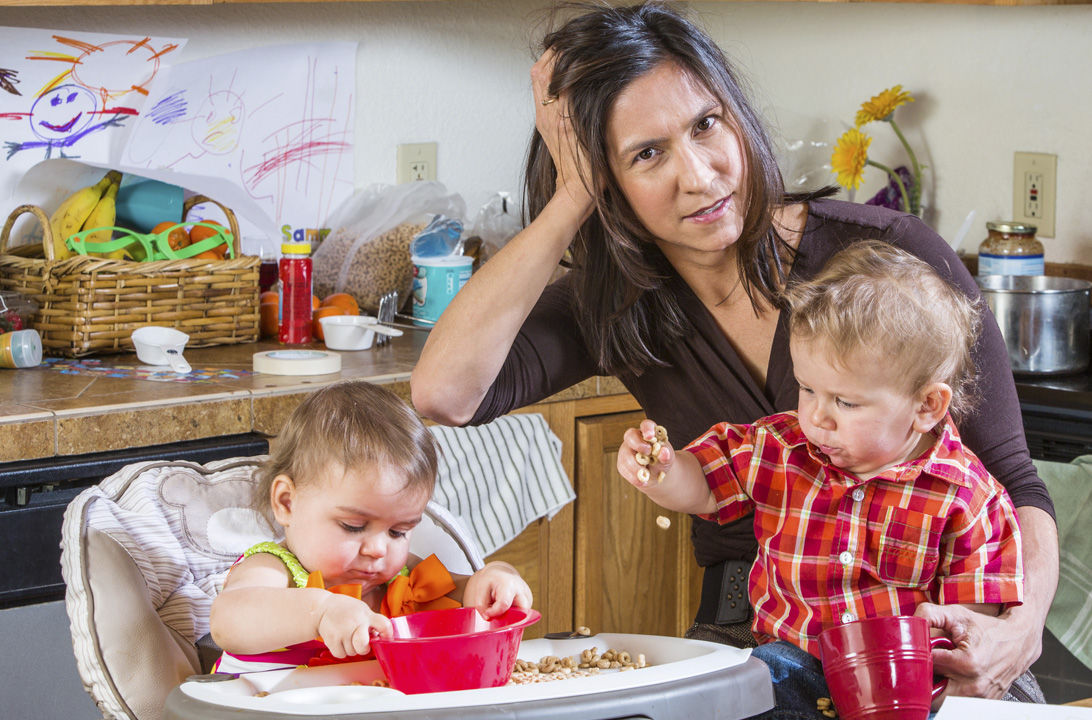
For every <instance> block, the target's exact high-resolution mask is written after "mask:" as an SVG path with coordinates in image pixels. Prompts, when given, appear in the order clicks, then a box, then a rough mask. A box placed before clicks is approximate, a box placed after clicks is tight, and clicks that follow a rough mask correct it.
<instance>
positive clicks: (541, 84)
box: [531, 49, 592, 213]
mask: <svg viewBox="0 0 1092 720" xmlns="http://www.w3.org/2000/svg"><path fill="white" fill-rule="evenodd" d="M556 60H557V55H556V53H555V52H554V51H553V50H552V49H550V50H547V51H546V52H544V53H543V54H542V57H540V58H539V59H538V62H536V63H535V64H534V66H533V67H532V68H531V89H532V91H533V94H534V98H535V128H536V129H537V130H538V133H539V135H541V136H542V140H543V142H544V143H545V144H546V148H547V150H549V151H550V157H551V159H552V160H553V161H554V168H555V169H556V171H557V191H558V192H560V191H561V190H562V188H564V189H565V190H566V192H568V194H569V197H570V198H571V200H572V201H573V202H574V203H576V204H577V205H580V206H583V207H586V208H587V211H586V212H588V213H590V212H591V207H592V198H591V193H589V192H588V189H587V186H586V185H585V182H586V181H587V180H588V179H589V173H588V163H587V160H586V158H585V157H584V153H583V150H581V148H580V145H579V143H578V142H577V140H576V135H575V133H574V132H573V126H572V121H571V119H570V117H569V101H568V98H567V97H566V96H565V94H564V93H562V94H561V95H560V96H554V95H551V94H550V81H551V80H552V79H553V75H554V63H555V62H556Z"/></svg>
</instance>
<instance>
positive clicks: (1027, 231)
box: [986, 220, 1039, 235]
mask: <svg viewBox="0 0 1092 720" xmlns="http://www.w3.org/2000/svg"><path fill="white" fill-rule="evenodd" d="M986 229H987V230H995V231H997V232H1003V233H1012V234H1014V235H1034V234H1035V231H1036V230H1038V229H1039V228H1037V227H1035V226H1034V225H1028V224H1026V223H1019V222H1016V221H1015V220H997V221H994V222H987V223H986Z"/></svg>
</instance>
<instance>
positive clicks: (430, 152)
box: [397, 142, 436, 185]
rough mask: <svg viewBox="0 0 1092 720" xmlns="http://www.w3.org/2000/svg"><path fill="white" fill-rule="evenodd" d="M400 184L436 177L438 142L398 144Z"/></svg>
mask: <svg viewBox="0 0 1092 720" xmlns="http://www.w3.org/2000/svg"><path fill="white" fill-rule="evenodd" d="M397 174H398V184H399V185H401V184H402V183H407V182H415V181H417V180H435V179H436V143H434V142H428V143H406V144H404V145H399V146H398V173H397Z"/></svg>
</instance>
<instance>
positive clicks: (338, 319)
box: [319, 315, 377, 351]
mask: <svg viewBox="0 0 1092 720" xmlns="http://www.w3.org/2000/svg"><path fill="white" fill-rule="evenodd" d="M319 322H320V323H322V335H323V337H324V338H325V339H326V347H328V348H330V349H331V350H350V351H351V350H367V349H368V348H370V347H371V346H372V342H373V341H374V340H375V331H374V330H373V329H372V328H371V326H373V325H375V323H376V322H377V321H376V319H375V318H374V317H372V316H370V315H327V316H326V317H322V318H319Z"/></svg>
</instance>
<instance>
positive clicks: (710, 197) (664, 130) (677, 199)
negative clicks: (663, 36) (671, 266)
mask: <svg viewBox="0 0 1092 720" xmlns="http://www.w3.org/2000/svg"><path fill="white" fill-rule="evenodd" d="M607 152H608V155H609V161H610V166H611V171H612V172H613V173H614V176H615V178H616V179H617V181H618V183H619V185H620V186H621V188H622V191H623V192H624V193H625V196H626V198H627V199H628V200H629V203H630V206H631V207H632V208H633V210H634V212H635V213H636V214H637V217H638V219H640V221H641V222H642V223H643V224H644V226H645V227H646V228H647V229H648V230H649V232H651V233H652V234H653V235H655V236H656V237H657V238H659V240H660V242H659V243H658V245H659V246H660V249H661V250H662V251H663V252H664V254H665V255H666V256H667V257H668V259H669V260H672V261H673V262H674V261H676V260H681V259H687V260H690V261H696V262H709V261H712V260H713V259H714V256H712V255H710V254H711V253H712V254H715V255H716V256H720V255H721V254H722V251H723V250H724V249H725V248H727V247H730V246H731V245H733V244H734V243H735V242H736V240H738V239H739V235H740V232H741V231H742V229H743V216H744V213H745V210H746V208H745V205H746V198H745V197H743V195H742V192H743V187H742V186H743V178H744V167H743V152H742V148H741V147H740V142H739V137H738V135H737V134H736V132H735V130H734V129H733V126H732V124H731V123H730V121H729V118H728V116H727V114H726V111H725V110H724V108H723V107H722V106H721V104H720V103H719V102H718V101H717V99H716V98H715V97H714V96H713V95H712V94H711V93H710V92H709V91H708V90H706V89H705V87H704V86H703V85H702V84H701V83H700V82H699V81H697V80H696V79H694V78H692V77H691V76H690V75H689V74H687V73H686V72H685V71H684V70H683V69H682V68H680V67H679V66H678V65H676V64H675V63H672V62H665V63H663V64H661V65H659V66H658V67H657V68H656V69H655V70H653V71H652V72H650V73H648V74H647V75H644V76H642V77H640V78H638V79H637V80H635V81H633V82H632V83H631V84H630V85H629V87H627V88H626V89H625V90H624V91H623V92H622V93H621V94H620V95H619V96H618V99H617V100H616V101H615V104H614V107H613V108H612V109H611V112H610V115H609V116H608V119H607Z"/></svg>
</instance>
